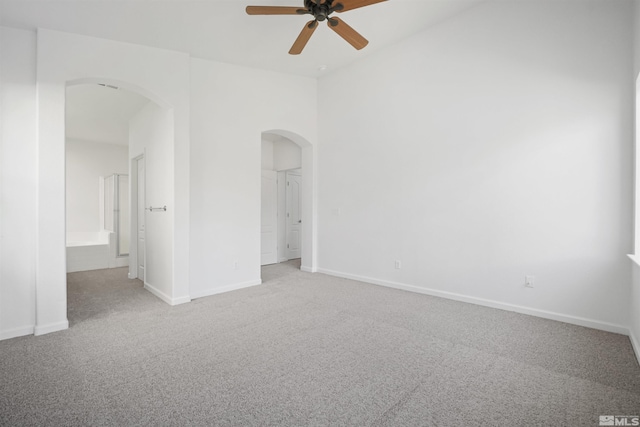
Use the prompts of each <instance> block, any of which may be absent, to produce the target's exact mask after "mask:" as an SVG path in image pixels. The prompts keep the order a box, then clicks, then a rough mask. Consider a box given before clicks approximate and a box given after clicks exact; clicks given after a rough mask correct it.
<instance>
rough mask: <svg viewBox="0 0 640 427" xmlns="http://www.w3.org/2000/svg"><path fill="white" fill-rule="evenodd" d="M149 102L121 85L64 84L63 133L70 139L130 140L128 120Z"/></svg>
mask: <svg viewBox="0 0 640 427" xmlns="http://www.w3.org/2000/svg"><path fill="white" fill-rule="evenodd" d="M148 102H150V101H149V100H148V99H147V98H145V97H144V96H140V95H138V94H136V93H134V92H130V91H128V90H124V89H112V88H108V87H104V86H99V85H97V84H82V85H75V86H69V87H67V98H66V125H65V134H66V137H67V138H69V139H77V140H81V141H91V142H103V143H108V144H118V145H128V144H129V120H130V119H131V118H132V117H133V116H134V115H135V114H136V113H137V112H138V111H140V109H141V108H142V107H143V106H145V105H146V104H147V103H148Z"/></svg>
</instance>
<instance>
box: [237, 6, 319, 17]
mask: <svg viewBox="0 0 640 427" xmlns="http://www.w3.org/2000/svg"><path fill="white" fill-rule="evenodd" d="M246 10H247V14H249V15H304V14H306V13H309V11H308V10H306V9H301V8H299V7H294V6H291V7H289V6H247V9H246Z"/></svg>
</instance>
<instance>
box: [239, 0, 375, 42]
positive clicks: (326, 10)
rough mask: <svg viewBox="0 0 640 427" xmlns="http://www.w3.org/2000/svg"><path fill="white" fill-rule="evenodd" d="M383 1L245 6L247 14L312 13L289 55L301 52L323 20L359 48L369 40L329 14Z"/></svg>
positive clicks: (310, 1)
mask: <svg viewBox="0 0 640 427" xmlns="http://www.w3.org/2000/svg"><path fill="white" fill-rule="evenodd" d="M383 1H386V0H304V8H302V7H295V6H292V7H290V6H247V13H248V14H249V15H313V17H314V19H313V20H312V21H309V22H307V24H306V25H305V26H304V28H303V29H302V31H301V32H300V35H299V36H298V38H297V39H296V41H295V42H294V43H293V46H291V50H289V53H290V54H291V55H298V54H300V53H301V52H302V50H303V49H304V47H305V46H306V45H307V42H308V41H309V39H310V38H311V35H312V34H313V32H314V31H315V30H316V28H318V22H321V21H325V20H326V21H327V25H328V26H329V28H331V29H332V30H333V31H335V32H336V33H338V35H339V36H340V37H342V38H343V39H345V40H346V41H347V42H348V43H349V44H351V46H353V47H355V48H356V49H358V50H360V49H362V48H363V47H365V46H366V45H367V44H368V43H369V41H368V40H367V39H365V38H364V37H362V36H361V35H360V34H359V33H358V32H357V31H356V30H354V29H353V28H351V27H350V26H348V25H347V24H346V23H345V22H344V21H343V20H341V19H340V18H337V17H333V16H329V15H331V14H332V13H333V12H338V13H342V12H346V11H348V10H352V9H357V8H359V7H364V6H369V5H372V4H375V3H380V2H383Z"/></svg>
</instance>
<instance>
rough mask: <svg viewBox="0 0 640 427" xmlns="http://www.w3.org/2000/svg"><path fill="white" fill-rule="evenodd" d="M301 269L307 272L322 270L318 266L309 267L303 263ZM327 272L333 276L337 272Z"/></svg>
mask: <svg viewBox="0 0 640 427" xmlns="http://www.w3.org/2000/svg"><path fill="white" fill-rule="evenodd" d="M300 270H302V271H306V272H307V273H317V272H318V271H320V270H318V269H316V268H313V267H307V266H306V265H301V266H300ZM327 271H328V270H327ZM326 274H330V275H332V276H335V274H331V273H326Z"/></svg>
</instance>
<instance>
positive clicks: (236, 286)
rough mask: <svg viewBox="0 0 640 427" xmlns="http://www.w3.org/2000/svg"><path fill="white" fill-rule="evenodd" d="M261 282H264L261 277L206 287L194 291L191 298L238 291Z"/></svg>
mask: <svg viewBox="0 0 640 427" xmlns="http://www.w3.org/2000/svg"><path fill="white" fill-rule="evenodd" d="M261 284H262V280H260V279H257V280H249V281H247V282H242V283H236V284H233V285H227V286H223V287H221V288H213V289H206V290H204V291H200V292H192V293H191V298H194V299H195V298H203V297H209V296H211V295H217V294H223V293H225V292H231V291H237V290H239V289H244V288H250V287H252V286H257V285H261Z"/></svg>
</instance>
